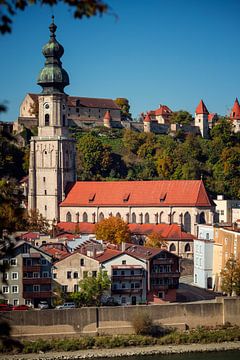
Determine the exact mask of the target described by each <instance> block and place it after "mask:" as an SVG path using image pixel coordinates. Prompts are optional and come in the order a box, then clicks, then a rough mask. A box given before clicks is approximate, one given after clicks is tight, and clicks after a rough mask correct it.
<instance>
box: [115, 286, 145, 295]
mask: <svg viewBox="0 0 240 360" xmlns="http://www.w3.org/2000/svg"><path fill="white" fill-rule="evenodd" d="M111 291H112V294H120V295H121V294H139V293H141V292H142V291H143V289H142V288H139V289H131V288H125V289H113V288H112V289H111Z"/></svg>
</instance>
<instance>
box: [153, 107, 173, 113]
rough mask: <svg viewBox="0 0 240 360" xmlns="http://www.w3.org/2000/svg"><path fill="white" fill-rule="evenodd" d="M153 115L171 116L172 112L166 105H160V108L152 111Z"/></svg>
mask: <svg viewBox="0 0 240 360" xmlns="http://www.w3.org/2000/svg"><path fill="white" fill-rule="evenodd" d="M154 114H155V115H162V116H164V115H165V116H169V115H171V114H172V110H171V109H169V107H168V106H166V105H160V107H159V108H158V109H157V110H155V111H154Z"/></svg>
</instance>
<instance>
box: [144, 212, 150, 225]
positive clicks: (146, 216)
mask: <svg viewBox="0 0 240 360" xmlns="http://www.w3.org/2000/svg"><path fill="white" fill-rule="evenodd" d="M144 222H145V224H149V213H146V214H145V216H144Z"/></svg>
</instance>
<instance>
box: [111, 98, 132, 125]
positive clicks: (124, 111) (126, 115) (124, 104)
mask: <svg viewBox="0 0 240 360" xmlns="http://www.w3.org/2000/svg"><path fill="white" fill-rule="evenodd" d="M115 103H116V104H117V105H118V106H119V107H120V109H121V120H132V114H131V113H130V112H129V110H130V105H129V101H128V99H125V98H117V99H116V100H115Z"/></svg>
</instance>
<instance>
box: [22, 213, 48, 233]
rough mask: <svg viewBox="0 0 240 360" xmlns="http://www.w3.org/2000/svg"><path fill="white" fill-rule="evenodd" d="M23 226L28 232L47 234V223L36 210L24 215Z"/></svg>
mask: <svg viewBox="0 0 240 360" xmlns="http://www.w3.org/2000/svg"><path fill="white" fill-rule="evenodd" d="M25 224H26V227H27V229H28V230H31V231H39V232H41V233H45V234H47V233H48V232H49V228H50V225H49V222H48V221H47V220H46V218H44V217H43V216H42V214H40V213H39V211H38V210H34V209H31V210H30V212H29V213H28V212H26V213H25Z"/></svg>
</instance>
